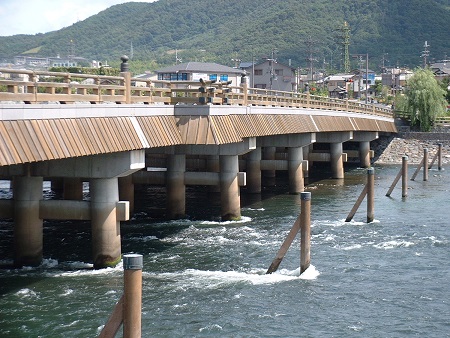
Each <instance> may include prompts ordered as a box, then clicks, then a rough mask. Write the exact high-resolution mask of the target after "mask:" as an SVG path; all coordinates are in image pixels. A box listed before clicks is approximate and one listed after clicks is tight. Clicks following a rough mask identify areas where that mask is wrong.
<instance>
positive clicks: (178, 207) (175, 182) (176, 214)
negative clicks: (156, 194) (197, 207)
mask: <svg viewBox="0 0 450 338" xmlns="http://www.w3.org/2000/svg"><path fill="white" fill-rule="evenodd" d="M185 172H186V155H169V156H168V157H167V176H166V189H167V217H168V218H169V219H177V218H183V217H185V215H186V185H185V182H184V176H185Z"/></svg>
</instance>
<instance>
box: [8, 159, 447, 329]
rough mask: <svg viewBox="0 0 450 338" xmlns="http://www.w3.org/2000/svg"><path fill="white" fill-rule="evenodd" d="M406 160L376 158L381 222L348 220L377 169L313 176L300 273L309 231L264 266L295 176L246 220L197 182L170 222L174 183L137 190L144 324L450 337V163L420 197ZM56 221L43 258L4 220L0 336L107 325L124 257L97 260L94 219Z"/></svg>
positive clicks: (135, 247) (135, 236) (48, 227)
mask: <svg viewBox="0 0 450 338" xmlns="http://www.w3.org/2000/svg"><path fill="white" fill-rule="evenodd" d="M398 170H399V166H375V221H374V222H372V223H369V224H367V223H365V219H366V208H365V206H366V205H365V202H363V204H362V205H361V208H360V210H359V211H358V212H357V213H356V215H355V217H354V220H353V221H352V222H348V223H346V222H344V219H345V218H346V216H347V214H348V213H349V211H350V210H351V208H352V206H353V204H354V203H355V201H356V199H357V197H358V196H359V194H360V192H361V191H362V189H363V187H364V182H365V180H366V170H365V169H360V168H354V169H349V170H348V171H346V178H345V180H332V179H327V178H323V179H318V180H316V181H314V182H312V181H311V182H309V183H308V185H307V189H308V191H311V197H312V199H311V226H312V228H311V233H312V238H311V264H312V265H311V266H310V267H309V269H308V270H307V271H306V272H305V273H303V274H302V275H301V276H299V265H300V257H299V256H300V254H299V240H298V238H297V240H296V241H295V242H294V244H293V247H291V248H290V250H289V251H288V253H287V255H286V257H285V259H284V260H283V262H282V263H281V265H280V269H279V270H278V271H277V272H276V273H274V274H271V275H265V272H266V270H267V268H268V267H269V265H270V263H271V262H272V260H273V258H274V257H275V254H276V252H277V251H278V249H279V247H280V245H281V243H282V242H283V240H284V239H285V237H286V235H287V233H288V232H289V230H290V228H291V227H292V225H293V223H294V221H295V219H296V217H297V216H298V213H299V209H300V199H299V196H298V195H290V194H288V193H287V190H288V188H287V182H286V179H285V178H281V179H279V180H278V181H277V186H276V187H274V188H268V189H266V190H265V191H264V192H263V193H262V194H261V195H260V196H259V195H258V196H257V197H255V196H253V197H251V196H247V195H246V194H245V193H242V196H241V197H242V215H243V218H242V221H241V222H226V223H221V222H219V221H218V220H217V217H216V216H217V215H218V214H219V206H218V203H211V201H212V199H211V198H210V196H209V195H208V193H207V192H206V190H205V191H202V189H191V188H189V189H188V191H187V196H188V204H187V211H188V213H190V218H189V219H188V220H180V221H169V222H168V221H163V220H161V218H158V217H156V216H154V215H157V212H158V206H159V204H160V203H161V201H162V200H163V199H164V191H163V190H162V189H159V188H149V189H139V190H138V191H137V194H138V198H137V199H136V208H137V210H139V212H138V213H137V214H136V215H135V216H134V218H133V219H132V220H131V221H130V222H124V223H122V243H123V244H122V251H123V252H124V253H129V252H134V253H140V254H142V255H143V257H144V268H143V308H142V332H143V337H450V317H449V314H450V286H449V282H450V268H449V259H450V227H449V219H450V208H449V189H450V174H449V172H448V171H446V170H442V171H438V170H437V169H431V171H430V177H429V180H428V181H426V182H424V181H422V177H421V175H419V176H418V177H417V178H416V180H415V181H409V182H408V184H409V189H408V197H406V198H402V197H401V187H400V186H398V187H396V189H395V190H394V192H393V193H392V195H391V197H386V196H385V194H386V192H387V190H388V188H389V186H390V185H391V183H392V181H393V180H394V178H395V176H396V174H397V172H398ZM413 170H414V168H412V167H410V176H411V175H412V172H413ZM399 184H400V182H399ZM47 189H48V187H47ZM9 194H10V192H9V190H8V189H7V186H6V185H5V184H4V182H3V185H0V196H1V197H3V198H5V197H8V196H9ZM48 194H51V193H50V192H49V191H46V195H48ZM211 205H212V206H211ZM44 227H45V229H44V233H45V237H44V257H45V260H44V262H43V264H42V265H41V266H39V267H36V268H30V267H25V268H22V269H12V268H8V267H7V265H8V264H11V261H12V254H11V251H12V238H13V234H12V224H11V223H10V222H6V221H0V234H1V236H0V237H1V238H0V265H2V266H3V268H2V269H0V336H1V337H95V336H97V335H98V334H99V332H100V331H101V329H102V327H103V325H104V324H105V322H106V320H107V319H108V317H109V315H110V313H111V311H112V309H113V307H114V304H115V303H116V302H117V300H118V299H119V298H120V296H121V293H122V288H123V268H122V265H121V264H120V265H119V266H117V267H116V268H110V269H103V270H92V265H91V263H90V261H89V260H90V238H89V237H90V230H89V224H88V223H86V222H45V223H44ZM118 336H121V334H120V335H118Z"/></svg>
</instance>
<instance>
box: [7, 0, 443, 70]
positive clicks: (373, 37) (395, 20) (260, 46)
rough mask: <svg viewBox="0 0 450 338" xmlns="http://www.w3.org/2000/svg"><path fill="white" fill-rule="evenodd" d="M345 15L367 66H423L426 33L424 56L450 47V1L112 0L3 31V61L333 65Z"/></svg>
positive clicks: (354, 49)
mask: <svg viewBox="0 0 450 338" xmlns="http://www.w3.org/2000/svg"><path fill="white" fill-rule="evenodd" d="M345 21H347V22H348V24H349V27H350V30H351V31H350V54H361V53H364V54H365V53H369V57H370V67H371V68H374V69H377V67H378V66H380V65H381V63H382V59H383V57H384V58H385V60H388V61H386V62H385V64H386V65H389V66H404V65H406V66H410V67H414V66H416V65H419V64H421V62H422V60H421V58H420V55H421V52H422V50H423V45H424V43H425V41H427V42H428V44H429V45H430V48H429V50H430V56H429V60H433V59H444V58H445V57H447V56H448V55H449V54H450V39H449V38H448V36H449V26H448V23H449V22H450V5H449V2H448V0H378V1H362V0H333V1H323V0H308V1H306V0H283V1H273V0H258V1H255V0H217V1H209V0H159V1H157V2H154V3H133V2H130V3H126V4H122V5H116V6H112V7H110V8H108V9H107V10H105V11H103V12H100V13H99V14H97V15H94V16H92V17H90V18H88V19H86V20H84V21H81V22H78V23H76V24H73V25H72V26H70V27H66V28H64V29H61V30H59V31H55V32H50V33H46V34H37V35H15V36H12V37H0V62H1V61H4V60H12V58H13V57H14V56H15V55H19V54H22V53H24V52H27V51H28V52H29V51H30V50H33V49H34V48H37V47H40V48H39V52H38V54H36V55H39V56H55V55H57V54H60V55H67V54H68V51H69V48H73V50H74V54H75V55H77V56H82V57H85V58H86V59H88V60H99V61H105V60H107V61H108V62H109V63H110V64H114V63H116V64H118V63H119V62H120V61H119V59H120V56H121V55H123V54H127V55H129V56H130V51H131V45H132V46H133V58H132V61H131V63H130V65H131V67H132V70H133V69H141V68H143V69H154V68H156V67H161V66H164V65H169V64H173V63H175V52H174V51H175V50H177V51H178V57H179V58H182V60H183V61H184V62H186V61H209V62H218V63H222V64H226V65H230V66H233V65H234V62H233V61H232V59H240V60H242V61H251V60H252V58H254V59H255V60H261V58H263V57H269V56H271V53H272V50H276V54H275V56H276V57H277V59H278V60H279V61H280V62H283V63H286V64H287V63H288V62H289V60H290V61H291V64H292V66H293V67H302V68H306V67H308V61H307V58H308V57H309V55H310V52H311V51H312V56H313V58H314V59H316V60H317V62H316V64H315V67H316V68H322V67H323V66H324V65H326V67H327V68H330V63H331V64H332V65H333V68H334V69H336V68H338V67H339V65H340V64H341V63H342V55H341V47H342V45H341V39H340V38H338V36H339V35H340V33H339V29H340V28H342V27H343V24H344V22H345ZM70 41H73V45H72V46H73V47H70ZM308 41H309V43H308ZM28 55H30V54H28ZM352 62H354V61H352ZM133 65H134V66H133ZM133 67H134V68H133Z"/></svg>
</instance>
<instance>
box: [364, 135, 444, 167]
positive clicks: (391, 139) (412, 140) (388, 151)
mask: <svg viewBox="0 0 450 338" xmlns="http://www.w3.org/2000/svg"><path fill="white" fill-rule="evenodd" d="M439 143H442V163H443V164H446V163H450V133H419V132H410V133H399V134H397V135H394V136H381V137H380V138H379V139H378V140H376V141H373V142H372V144H371V148H372V149H373V150H374V152H375V157H374V161H375V163H377V164H401V163H402V157H403V156H404V155H407V156H408V162H409V163H411V164H418V163H420V161H421V160H422V158H423V150H424V148H428V153H429V161H431V160H432V159H433V157H434V155H435V154H436V152H437V150H438V144H439Z"/></svg>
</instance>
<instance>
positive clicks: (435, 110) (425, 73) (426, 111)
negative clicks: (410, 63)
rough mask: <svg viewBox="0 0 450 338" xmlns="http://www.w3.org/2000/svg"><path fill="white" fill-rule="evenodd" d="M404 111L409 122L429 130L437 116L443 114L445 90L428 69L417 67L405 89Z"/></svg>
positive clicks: (423, 129) (421, 128)
mask: <svg viewBox="0 0 450 338" xmlns="http://www.w3.org/2000/svg"><path fill="white" fill-rule="evenodd" d="M405 94H406V102H405V111H406V112H407V113H408V115H409V117H410V120H411V124H412V125H417V126H418V127H419V128H420V130H421V131H430V130H431V127H432V125H433V123H434V120H435V118H436V117H437V116H442V115H445V106H446V100H445V98H444V95H445V91H444V90H443V89H442V88H441V87H440V86H439V84H438V82H437V81H436V79H435V78H434V75H433V73H432V72H431V70H429V69H422V68H417V69H416V70H415V71H414V75H413V76H412V77H411V78H410V79H409V81H408V84H407V89H406V92H405Z"/></svg>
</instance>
